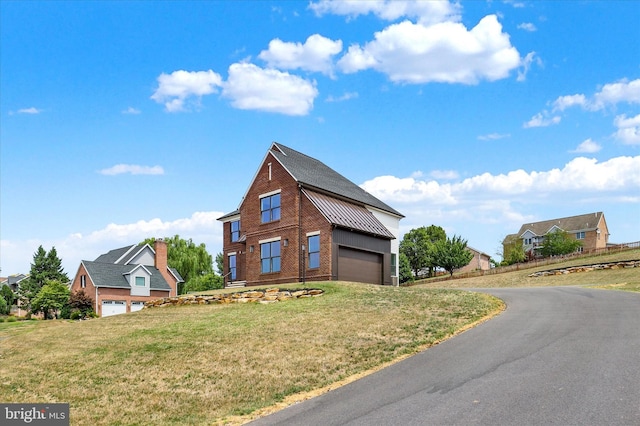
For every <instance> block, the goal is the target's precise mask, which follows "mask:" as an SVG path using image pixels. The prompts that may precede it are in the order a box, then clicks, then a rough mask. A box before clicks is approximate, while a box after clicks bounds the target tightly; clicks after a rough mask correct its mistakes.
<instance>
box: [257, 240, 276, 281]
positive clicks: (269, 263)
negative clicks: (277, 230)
mask: <svg viewBox="0 0 640 426" xmlns="http://www.w3.org/2000/svg"><path fill="white" fill-rule="evenodd" d="M260 272H261V273H263V274H268V273H270V272H280V240H278V241H271V242H268V243H262V244H260Z"/></svg>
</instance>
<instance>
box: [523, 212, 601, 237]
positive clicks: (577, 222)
mask: <svg viewBox="0 0 640 426" xmlns="http://www.w3.org/2000/svg"><path fill="white" fill-rule="evenodd" d="M602 215H603V213H602V212H597V213H588V214H582V215H579V216H570V217H563V218H559V219H551V220H543V221H542V222H534V223H525V224H524V225H522V226H521V227H520V231H519V232H518V236H521V235H522V234H524V233H525V232H526V231H527V230H530V231H531V232H533V233H534V234H535V235H539V236H542V235H545V234H546V233H547V232H549V231H550V230H551V228H553V227H554V226H557V227H558V228H560V229H562V230H563V231H566V232H576V231H590V230H594V229H596V227H597V226H598V224H599V223H600V219H601V218H602Z"/></svg>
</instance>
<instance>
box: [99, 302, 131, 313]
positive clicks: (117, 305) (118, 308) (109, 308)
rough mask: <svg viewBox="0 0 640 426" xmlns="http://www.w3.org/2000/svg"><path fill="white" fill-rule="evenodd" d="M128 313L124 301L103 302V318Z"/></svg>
mask: <svg viewBox="0 0 640 426" xmlns="http://www.w3.org/2000/svg"><path fill="white" fill-rule="evenodd" d="M126 312H127V302H125V301H124V300H103V301H102V316H103V317H109V316H111V315H119V314H124V313H126Z"/></svg>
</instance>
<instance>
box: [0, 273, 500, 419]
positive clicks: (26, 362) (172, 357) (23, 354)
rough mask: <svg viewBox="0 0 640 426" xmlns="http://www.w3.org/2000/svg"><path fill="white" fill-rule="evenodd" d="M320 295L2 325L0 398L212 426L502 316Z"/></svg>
mask: <svg viewBox="0 0 640 426" xmlns="http://www.w3.org/2000/svg"><path fill="white" fill-rule="evenodd" d="M313 285H314V287H319V288H322V289H323V290H325V294H324V295H323V296H321V297H314V298H308V299H299V300H289V301H285V302H280V303H275V304H269V305H261V304H232V305H191V306H179V307H168V308H154V309H145V310H143V311H140V312H136V313H133V314H127V315H119V316H114V317H108V318H102V319H94V320H89V321H82V322H69V321H30V322H20V323H1V324H0V341H1V342H2V346H1V347H0V400H2V401H4V402H26V401H29V402H69V403H70V404H71V422H72V424H82V425H84V424H97V425H99V424H116V425H117V424H122V425H129V424H176V425H183V424H212V423H216V422H222V421H223V419H227V420H228V421H231V422H241V421H242V419H246V417H245V418H242V417H235V416H243V415H247V414H249V413H252V412H254V411H256V410H259V409H262V408H264V407H268V406H271V405H273V404H275V403H278V402H279V401H282V400H283V399H285V398H287V397H289V396H290V395H293V394H297V393H299V392H309V391H313V390H316V389H320V388H323V387H326V386H328V385H331V384H332V383H335V382H338V381H340V380H345V379H348V378H349V377H352V376H354V375H357V374H361V373H362V372H364V371H367V370H370V369H374V368H376V367H379V366H380V365H382V364H384V363H387V362H390V361H392V360H395V359H397V358H399V357H403V356H406V355H408V354H413V353H415V352H417V351H419V350H421V349H423V348H425V347H428V346H429V345H432V344H434V343H435V342H437V341H439V340H441V339H443V338H446V337H447V336H450V335H452V334H454V333H456V332H457V331H458V330H460V329H463V328H465V327H468V326H469V325H470V324H473V323H474V322H476V321H479V320H481V319H483V318H485V317H486V316H488V315H490V314H492V313H495V312H498V311H499V310H500V309H502V303H501V302H500V301H498V300H496V299H494V298H491V297H489V296H486V295H481V294H473V293H466V292H457V291H450V290H441V289H437V290H424V289H418V288H392V287H381V286H371V285H361V284H348V283H313Z"/></svg>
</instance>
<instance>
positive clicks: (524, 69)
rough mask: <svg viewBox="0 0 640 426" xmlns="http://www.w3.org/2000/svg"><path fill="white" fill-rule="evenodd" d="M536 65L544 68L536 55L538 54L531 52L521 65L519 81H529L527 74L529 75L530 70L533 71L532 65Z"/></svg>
mask: <svg viewBox="0 0 640 426" xmlns="http://www.w3.org/2000/svg"><path fill="white" fill-rule="evenodd" d="M533 63H535V64H536V65H538V66H539V67H542V60H541V59H540V58H539V57H538V55H536V52H529V53H527V54H526V56H525V57H524V58H523V59H522V61H521V63H520V69H519V70H518V77H517V79H516V80H517V81H525V80H526V79H527V74H528V73H529V69H531V64H533Z"/></svg>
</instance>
